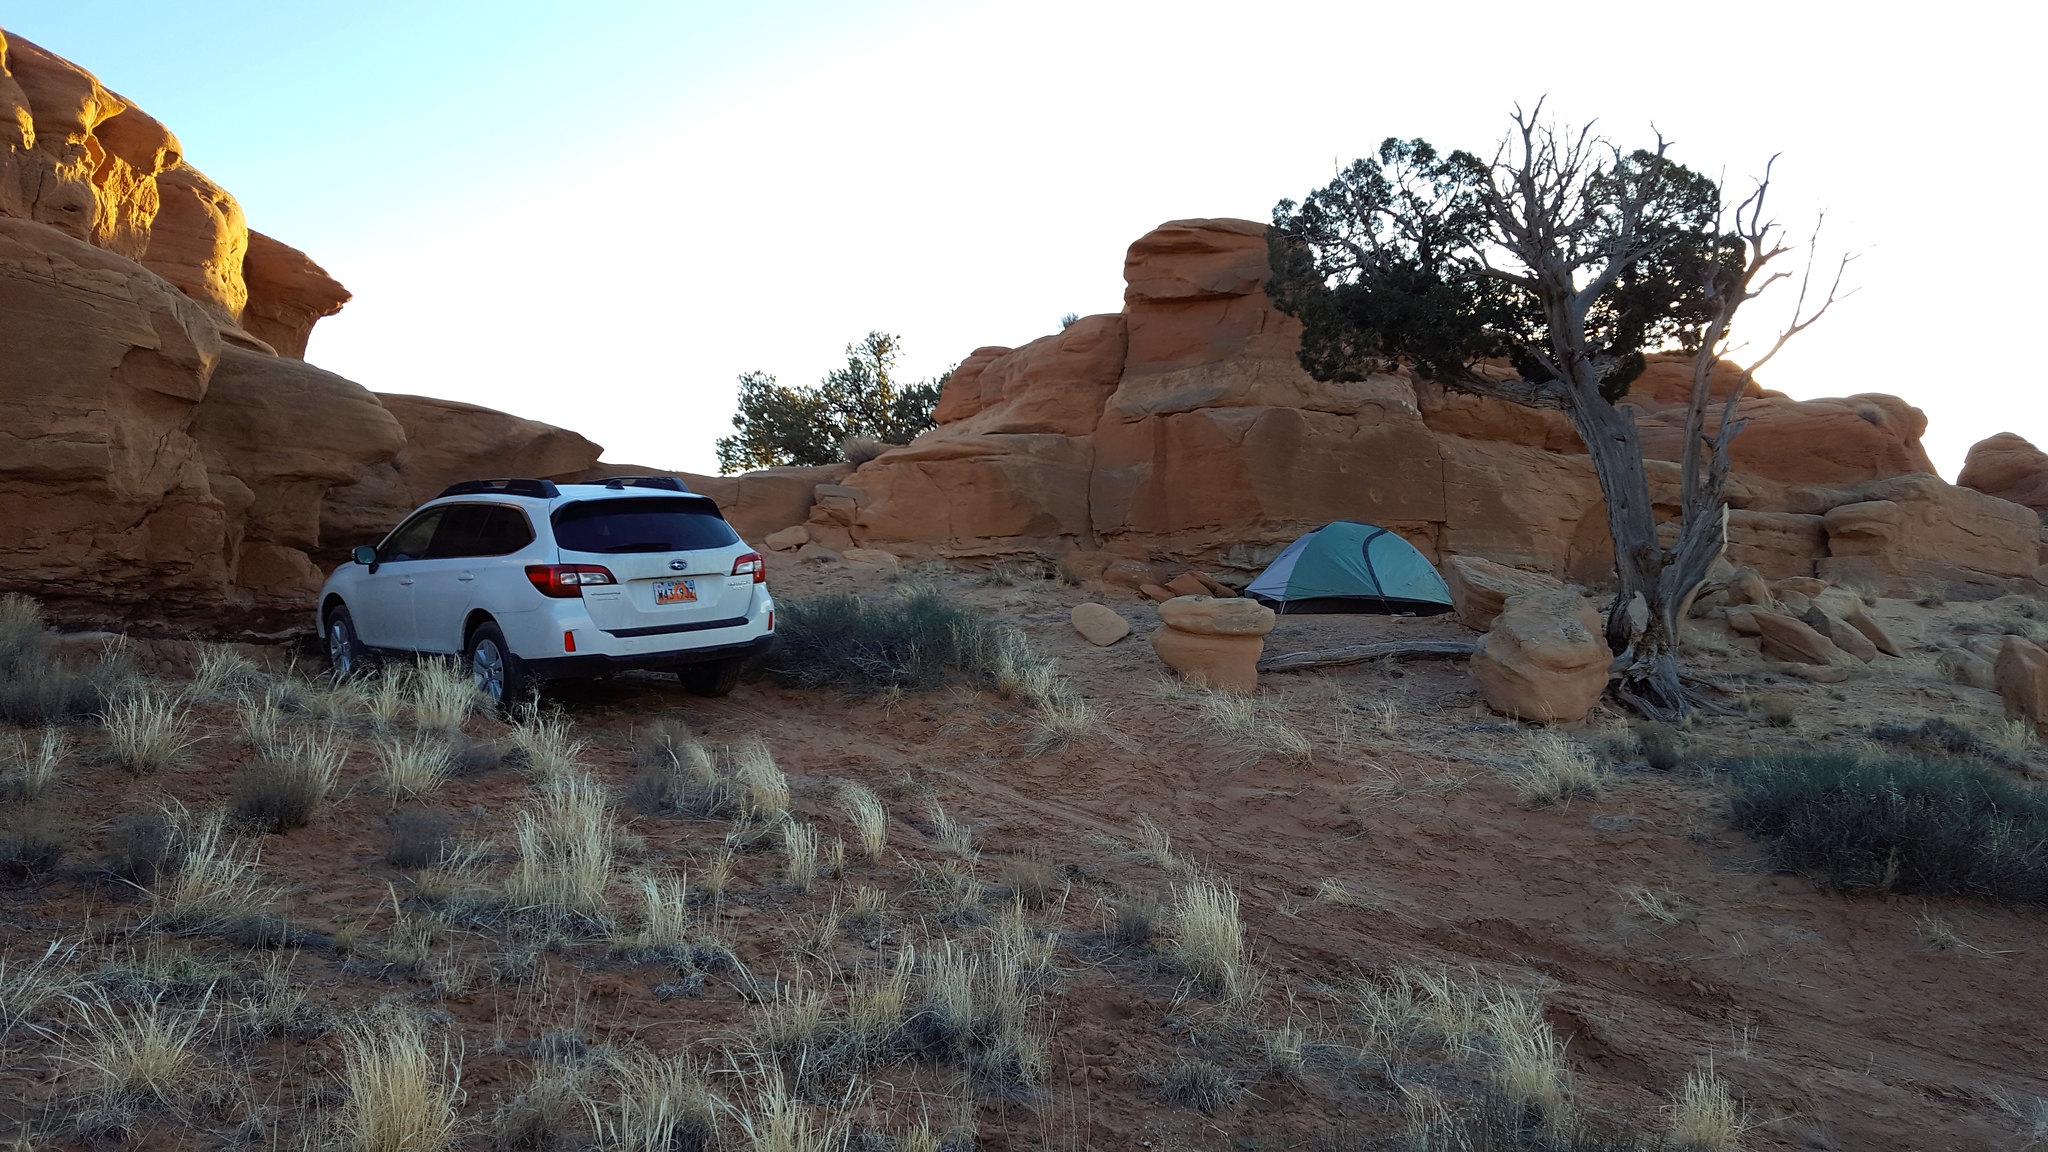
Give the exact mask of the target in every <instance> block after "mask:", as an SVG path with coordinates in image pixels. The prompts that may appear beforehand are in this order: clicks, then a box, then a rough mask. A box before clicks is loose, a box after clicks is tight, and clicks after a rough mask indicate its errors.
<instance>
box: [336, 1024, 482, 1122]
mask: <svg viewBox="0 0 2048 1152" xmlns="http://www.w3.org/2000/svg"><path fill="white" fill-rule="evenodd" d="M341 1052H342V1059H343V1061H344V1068H343V1072H342V1089H343V1094H344V1104H343V1109H342V1124H341V1126H342V1133H343V1138H344V1140H345V1142H346V1144H347V1146H348V1148H349V1149H350V1150H351V1152H440V1150H441V1149H445V1148H447V1147H449V1146H450V1145H451V1144H453V1143H454V1142H455V1139H456V1136H457V1133H458V1129H459V1121H458V1119H457V1117H456V1114H455V1097H456V1092H457V1090H458V1087H459V1085H460V1083H461V1080H462V1069H461V1066H460V1065H459V1064H456V1063H454V1062H453V1061H452V1060H451V1058H450V1055H449V1053H448V1052H447V1050H446V1049H445V1047H444V1049H443V1051H442V1053H441V1055H440V1056H439V1058H436V1057H435V1056H433V1055H432V1054H431V1053H430V1052H429V1050H428V1048H427V1038H426V1036H425V1034H424V1033H423V1032H422V1031H421V1029H420V1023H419V1021H418V1020H417V1019H415V1018H413V1017H412V1016H410V1015H407V1014H404V1013H391V1014H388V1015H385V1016H382V1017H380V1018H376V1019H365V1020H359V1021H357V1022H355V1023H353V1024H351V1025H349V1026H348V1027H346V1028H344V1029H343V1030H342V1037H341Z"/></svg>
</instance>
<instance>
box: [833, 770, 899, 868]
mask: <svg viewBox="0 0 2048 1152" xmlns="http://www.w3.org/2000/svg"><path fill="white" fill-rule="evenodd" d="M839 806H840V807H841V808H842V809H844V810H845V812H846V818H847V820H849V821H850V822H852V824H853V832H854V836H855V838H856V840H857V841H858V842H859V844H860V851H861V855H863V856H866V857H867V858H868V860H869V861H871V862H872V861H876V860H880V859H881V858H882V852H883V850H884V849H886V848H887V847H888V846H889V811H888V809H886V808H884V807H882V798H881V797H879V796H877V795H875V790H874V789H872V788H870V787H868V786H867V785H865V784H861V783H858V782H851V781H850V782H848V783H846V784H842V785H840V788H839Z"/></svg>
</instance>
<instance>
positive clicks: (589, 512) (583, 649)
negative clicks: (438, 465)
mask: <svg viewBox="0 0 2048 1152" xmlns="http://www.w3.org/2000/svg"><path fill="white" fill-rule="evenodd" d="M766 578H767V575H766V571H765V568H764V565H763V564H762V561H761V554H760V553H758V552H756V551H754V550H753V549H752V548H749V547H748V546H747V544H746V542H745V541H743V540H741V539H740V537H739V533H737V532H735V531H733V528H732V525H730V524H728V523H726V521H725V517H724V516H722V515H720V514H719V511H718V506H717V505H716V504H714V503H712V501H711V500H710V499H709V498H708V497H704V496H698V495H694V494H692V493H691V492H690V491H689V489H687V488H685V487H684V486H683V484H682V482H681V481H678V480H674V479H672V478H669V477H666V476H628V477H619V478H617V479H612V480H599V481H594V482H592V483H589V484H562V485H556V484H554V483H551V482H549V481H546V480H521V479H510V480H470V481H465V482H463V483H460V484H455V485H451V486H450V487H449V488H448V490H447V491H445V492H443V493H441V495H439V496H437V497H435V498H434V499H433V500H430V501H428V502H427V503H425V504H423V505H421V506H420V508H419V509H418V510H417V511H415V512H414V513H413V514H412V515H411V516H408V517H406V519H405V521H404V522H403V523H401V524H400V525H399V526H398V527H397V528H396V529H394V530H393V531H392V533H391V534H390V535H389V536H386V537H385V538H384V542H383V543H381V544H378V545H377V546H375V547H371V546H369V545H364V546H362V547H359V548H357V549H356V550H355V552H354V553H353V555H352V562H351V563H349V564H344V565H342V566H341V567H340V568H339V569H337V570H336V571H335V573H334V575H332V576H329V577H328V578H327V583H326V585H325V586H324V587H322V588H321V589H320V609H319V625H320V634H321V636H322V637H324V638H325V640H326V644H327V658H328V660H329V662H330V663H331V664H332V665H333V667H334V672H335V674H336V675H337V676H343V677H346V676H348V675H351V674H352V673H354V672H355V671H356V670H357V669H359V668H360V667H362V666H363V665H364V664H365V662H366V661H368V660H369V659H372V658H374V657H375V656H377V655H379V654H383V653H415V654H428V655H459V656H461V657H462V659H463V661H464V662H465V663H466V664H467V666H468V667H469V670H470V674H471V675H472V676H473V677H474V678H475V680H476V683H477V687H478V688H480V689H481V690H482V691H483V692H484V694H485V695H487V696H489V697H490V698H491V699H492V700H493V701H494V702H497V703H499V704H508V703H510V702H512V701H515V700H518V699H520V698H521V697H522V696H524V695H525V694H526V693H527V692H528V691H530V690H531V688H532V687H533V685H534V684H535V683H536V682H537V681H541V680H555V679H561V678H564V677H572V676H594V675H599V674H603V673H607V672H619V671H625V670H628V669H653V670H657V671H667V672H674V673H675V674H676V676H677V677H678V678H679V679H681V680H682V682H683V686H684V687H685V688H688V689H689V690H690V691H692V692H695V693H697V694H699V695H703V696H723V695H724V694H726V693H727V692H730V691H732V688H733V685H734V684H736V683H738V682H739V677H740V673H741V671H742V669H743V668H744V666H745V665H746V663H747V661H748V660H749V659H750V658H751V657H753V656H754V655H755V654H757V653H760V652H763V651H765V650H766V649H767V647H768V645H769V644H770V643H772V642H773V640H774V635H773V633H774V631H775V603H774V601H772V600H771V599H769V596H768V586H767V584H766V583H765V581H766Z"/></svg>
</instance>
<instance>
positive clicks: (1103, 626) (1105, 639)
mask: <svg viewBox="0 0 2048 1152" xmlns="http://www.w3.org/2000/svg"><path fill="white" fill-rule="evenodd" d="M1070 619H1072V620H1073V622H1074V631H1076V632H1079V633H1080V634H1081V637H1082V639H1084V640H1086V641H1088V642H1089V643H1090V644H1093V645H1096V646H1097V647H1101V648H1107V647H1109V646H1110V645H1111V644H1114V643H1116V642H1117V641H1119V640H1121V639H1123V638H1124V637H1126V636H1129V635H1130V634H1131V622H1130V621H1129V620H1126V619H1124V618H1123V617H1122V616H1119V615H1118V614H1117V612H1116V610H1115V609H1113V608H1110V607H1109V606H1108V605H1105V604H1094V603H1089V604H1076V605H1074V611H1073V613H1072V615H1071V616H1070Z"/></svg>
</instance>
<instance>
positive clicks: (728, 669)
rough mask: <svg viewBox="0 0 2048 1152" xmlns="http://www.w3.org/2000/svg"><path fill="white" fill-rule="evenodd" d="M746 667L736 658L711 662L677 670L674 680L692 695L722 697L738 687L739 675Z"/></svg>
mask: <svg viewBox="0 0 2048 1152" xmlns="http://www.w3.org/2000/svg"><path fill="white" fill-rule="evenodd" d="M746 666H747V662H746V661H745V660H743V659H740V658H738V657H733V658H731V659H727V660H712V661H709V662H707V663H703V664H692V665H690V666H689V667H687V668H680V669H677V671H676V679H678V680H681V681H682V682H683V688H684V689H685V690H687V691H688V692H690V693H691V694H692V695H696V696H723V695H725V694H726V693H728V692H731V691H732V690H733V689H734V688H735V687H737V686H738V684H739V682H740V673H741V672H743V671H745V670H746Z"/></svg>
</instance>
